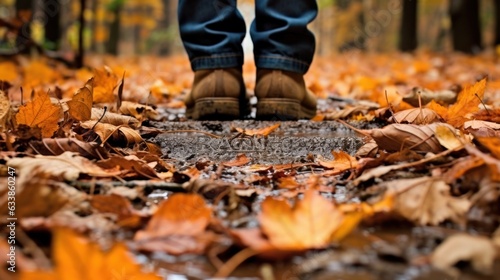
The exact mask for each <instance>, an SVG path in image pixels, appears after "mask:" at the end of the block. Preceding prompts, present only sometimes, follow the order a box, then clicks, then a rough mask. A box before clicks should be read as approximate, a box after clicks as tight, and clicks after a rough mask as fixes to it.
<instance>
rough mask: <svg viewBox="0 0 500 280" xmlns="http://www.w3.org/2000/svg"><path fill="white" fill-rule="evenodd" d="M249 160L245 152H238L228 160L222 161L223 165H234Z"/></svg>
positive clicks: (243, 163) (245, 162)
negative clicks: (233, 157)
mask: <svg viewBox="0 0 500 280" xmlns="http://www.w3.org/2000/svg"><path fill="white" fill-rule="evenodd" d="M249 162H250V159H249V158H248V157H247V156H246V155H245V154H238V155H236V158H235V159H233V160H230V161H226V162H223V163H222V164H223V165H224V166H228V167H234V166H242V165H245V164H247V163H249Z"/></svg>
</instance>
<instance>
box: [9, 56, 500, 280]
mask: <svg viewBox="0 0 500 280" xmlns="http://www.w3.org/2000/svg"><path fill="white" fill-rule="evenodd" d="M89 65H93V66H94V68H85V69H81V70H76V71H75V70H70V69H67V68H65V67H64V66H62V65H60V64H57V63H54V62H52V61H46V60H43V59H26V58H24V57H18V58H16V59H12V60H4V61H1V62H0V73H1V74H0V75H1V76H0V80H1V81H0V88H1V91H0V106H1V107H0V126H1V134H0V137H1V143H0V145H1V147H2V148H1V150H2V152H1V155H2V159H1V162H2V169H1V170H2V176H3V177H1V180H2V184H1V188H0V214H1V215H2V217H3V218H2V223H5V221H7V217H9V215H10V213H9V209H8V205H9V204H8V202H9V196H12V195H13V192H12V189H9V188H8V186H9V184H8V182H9V181H8V180H11V181H12V180H13V179H12V177H13V175H15V183H16V184H15V210H13V214H14V215H15V217H16V218H18V220H17V222H16V223H17V228H16V239H15V244H14V243H12V241H10V242H9V240H12V239H9V234H10V232H9V231H8V230H7V229H8V228H7V227H5V226H4V227H3V228H4V230H3V231H2V235H3V237H4V238H3V239H2V241H1V242H0V251H1V252H2V254H1V255H0V256H1V257H0V258H1V259H2V260H3V263H4V264H5V263H7V262H8V261H9V257H8V256H7V254H8V253H9V252H10V251H11V250H12V249H13V248H14V247H11V246H15V251H16V266H15V270H16V271H18V272H20V273H17V274H12V273H6V271H7V270H2V272H1V274H0V275H1V276H2V277H1V278H2V279H161V278H162V277H163V278H168V275H173V274H175V273H177V274H179V273H180V274H185V275H188V276H189V277H192V278H206V277H209V276H217V277H225V276H228V275H231V273H233V272H234V273H236V275H240V276H241V273H239V274H238V269H239V268H238V267H244V266H245V264H246V265H249V264H250V265H251V264H252V263H257V264H259V263H260V264H262V265H259V266H258V267H257V269H256V270H255V271H252V272H251V274H250V275H253V276H258V277H263V278H266V279H274V278H279V277H285V278H286V277H301V278H302V277H313V275H314V273H315V272H316V273H318V271H324V270H328V269H329V270H332V273H334V272H335V271H337V272H338V271H339V270H340V271H355V272H356V271H357V272H356V273H360V271H361V272H362V271H365V272H368V273H369V274H367V275H369V277H371V278H367V279H377V277H380V279H383V278H384V277H387V276H388V275H391V277H392V276H395V275H396V276H397V275H399V276H407V277H410V276H411V277H417V276H418V275H425V273H428V272H429V271H441V272H440V273H443V274H440V275H441V278H442V277H446V276H458V275H459V274H460V273H464V272H465V273H466V275H469V276H470V275H481V274H483V275H486V276H488V275H493V274H494V273H495V272H494V271H495V269H496V271H497V273H498V266H497V267H496V268H495V265H494V264H495V262H496V261H497V258H498V252H499V248H500V229H497V228H498V226H499V225H500V215H499V214H500V200H499V189H500V185H499V182H500V145H499V144H500V140H499V139H500V138H499V135H500V134H499V133H500V123H499V122H500V67H498V58H496V57H492V56H489V55H481V56H476V57H468V56H462V55H458V54H448V55H436V54H430V53H419V54H416V55H415V56H412V55H403V54H392V55H380V54H378V55H373V54H348V55H342V56H339V57H336V58H317V59H316V62H315V64H314V66H313V68H312V69H311V71H310V73H309V74H308V75H307V77H306V80H307V84H308V86H309V88H310V89H311V90H313V91H314V92H315V93H316V94H317V95H318V97H319V98H320V106H319V110H318V114H317V116H316V117H315V118H314V120H313V121H316V122H321V121H332V120H334V121H338V122H340V123H342V124H343V125H345V126H346V127H348V128H349V129H352V130H353V131H355V132H356V133H358V134H359V135H360V136H361V137H364V139H365V141H364V142H365V144H364V145H363V146H362V147H360V148H359V150H358V151H357V152H356V154H348V153H346V152H344V151H341V150H334V151H332V158H330V159H327V158H323V157H321V156H318V155H314V154H311V155H309V156H308V157H307V158H303V159H301V160H300V161H298V162H297V161H296V162H287V163H283V164H275V165H270V164H264V163H260V162H256V161H255V160H253V159H252V158H250V157H248V156H247V155H245V154H241V155H238V156H237V157H235V158H234V159H233V160H230V161H226V162H218V161H217V160H215V159H209V158H208V159H207V158H200V159H196V162H195V164H192V165H188V166H186V164H185V163H184V162H180V161H178V160H173V159H169V158H168V156H166V155H162V153H161V149H160V148H159V147H158V146H157V145H156V144H154V143H152V142H151V141H150V138H151V137H152V136H154V135H157V134H159V133H187V135H189V134H190V133H205V134H206V135H208V136H210V137H220V136H221V135H214V134H210V133H207V132H203V131H160V130H159V129H157V128H155V127H152V125H153V124H154V121H165V120H170V121H181V122H182V121H185V118H184V117H183V115H182V109H183V102H182V98H183V96H184V95H185V94H186V92H187V90H188V89H189V87H190V83H191V79H192V73H191V72H190V69H189V65H188V63H187V61H186V60H185V58H184V57H171V58H164V59H158V58H149V57H143V58H138V59H134V60H130V59H129V60H124V59H117V58H111V57H104V58H93V59H92V60H90V61H89ZM244 70H245V71H244V75H245V79H246V81H247V87H248V89H249V90H250V91H251V89H252V88H253V83H254V76H253V75H254V74H253V73H254V72H255V69H254V67H253V66H252V65H251V64H246V66H245V69H244ZM332 105H335V106H332ZM299 127H300V126H299ZM363 127H365V128H366V127H372V128H371V129H362V128H363ZM373 127H375V128H373ZM280 129H281V128H280V123H279V122H275V123H274V124H273V125H271V126H263V125H260V126H259V123H256V126H255V127H234V128H233V131H234V132H233V133H232V135H231V137H261V138H265V137H268V136H269V135H273V133H279V132H280ZM193 149H196V147H193ZM9 167H11V169H9ZM12 168H14V169H15V174H14V173H13V172H12V170H13V169H12ZM9 171H10V172H9ZM9 176H10V177H11V179H8V177H9ZM9 191H10V192H9ZM395 229H397V230H401V229H403V231H404V232H405V234H403V235H394V234H393V235H392V236H393V237H394V236H399V237H398V238H397V239H396V240H392V241H391V238H385V237H384V233H387V232H391V231H393V230H395ZM356 236H358V237H357V238H358V239H356V238H354V237H356ZM359 236H362V239H363V240H365V241H364V243H362V244H363V245H362V246H360V245H359V240H360V239H359ZM401 236H402V237H401ZM366 240H368V242H366ZM356 243H358V244H356ZM139 256H146V257H148V258H151V259H153V260H157V261H158V260H159V259H163V260H167V261H163V265H164V264H165V262H166V263H174V264H175V263H177V262H178V263H183V262H186V260H187V261H188V262H194V261H195V260H199V258H200V257H202V258H204V259H205V263H207V264H210V265H206V266H210V269H204V270H202V271H201V272H200V271H193V269H187V267H189V265H187V266H183V267H182V266H181V269H180V270H179V267H177V269H175V268H173V267H167V268H166V269H160V268H159V266H162V265H151V262H147V261H145V260H146V259H145V258H140V257H139ZM168 256H170V258H169V257H168ZM198 256H199V257H198ZM172 258H173V259H172ZM262 261H265V262H270V263H271V264H272V265H271V266H270V265H269V264H264V263H263V262H262ZM160 263H161V262H160ZM242 263H244V264H242ZM457 264H458V265H459V266H457ZM463 264H470V266H468V267H469V268H467V267H465V268H464V266H463ZM394 265H396V266H397V265H399V269H393V270H392V271H389V272H388V271H387V266H389V267H394ZM8 266H9V265H7V267H8ZM381 266H384V267H385V268H382V267H381ZM401 267H402V269H401ZM431 267H434V268H435V269H434V270H429V269H430V268H431ZM415 271H417V272H415ZM370 273H372V274H370ZM387 273H393V274H387ZM361 275H363V274H361ZM365 276H366V275H365ZM411 277H410V278H411ZM471 279H472V278H471Z"/></svg>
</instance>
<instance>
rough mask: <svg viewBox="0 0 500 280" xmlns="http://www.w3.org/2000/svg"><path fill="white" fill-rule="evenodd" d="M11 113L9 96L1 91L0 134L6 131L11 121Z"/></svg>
mask: <svg viewBox="0 0 500 280" xmlns="http://www.w3.org/2000/svg"><path fill="white" fill-rule="evenodd" d="M10 112H11V111H10V100H9V95H8V94H7V92H5V91H3V90H1V89H0V132H2V131H4V130H5V128H6V124H7V123H8V121H9V119H10Z"/></svg>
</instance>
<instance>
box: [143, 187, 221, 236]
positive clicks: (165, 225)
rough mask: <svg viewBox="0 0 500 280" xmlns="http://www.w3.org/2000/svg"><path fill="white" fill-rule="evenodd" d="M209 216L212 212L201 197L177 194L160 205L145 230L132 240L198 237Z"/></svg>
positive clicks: (203, 229)
mask: <svg viewBox="0 0 500 280" xmlns="http://www.w3.org/2000/svg"><path fill="white" fill-rule="evenodd" d="M211 216H212V210H211V209H210V208H209V207H208V206H207V205H206V204H205V201H204V200H203V198H202V197H201V196H199V195H197V194H182V193H177V194H174V195H172V196H171V197H170V198H168V199H167V200H164V201H163V202H162V203H160V205H159V206H158V209H157V210H156V212H155V213H154V215H153V217H152V218H151V220H150V221H149V223H148V225H147V226H146V228H145V229H144V230H141V231H139V232H137V233H136V235H135V237H134V240H136V241H138V240H145V239H151V238H158V237H165V236H168V235H187V236H194V235H198V234H201V233H203V232H204V231H205V228H206V227H207V225H208V223H209V222H210V218H211Z"/></svg>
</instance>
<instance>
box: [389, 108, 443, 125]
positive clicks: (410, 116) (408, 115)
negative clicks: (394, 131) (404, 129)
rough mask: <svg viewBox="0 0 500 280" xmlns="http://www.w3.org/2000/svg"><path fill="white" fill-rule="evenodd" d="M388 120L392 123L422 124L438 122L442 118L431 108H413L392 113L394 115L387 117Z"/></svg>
mask: <svg viewBox="0 0 500 280" xmlns="http://www.w3.org/2000/svg"><path fill="white" fill-rule="evenodd" d="M389 121H390V122H394V123H410V124H418V125H422V124H430V123H433V122H439V121H442V119H441V117H440V116H439V115H438V114H437V113H436V112H435V111H433V110H431V109H428V108H414V109H407V110H403V111H400V112H397V113H394V115H393V116H392V117H391V118H389Z"/></svg>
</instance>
